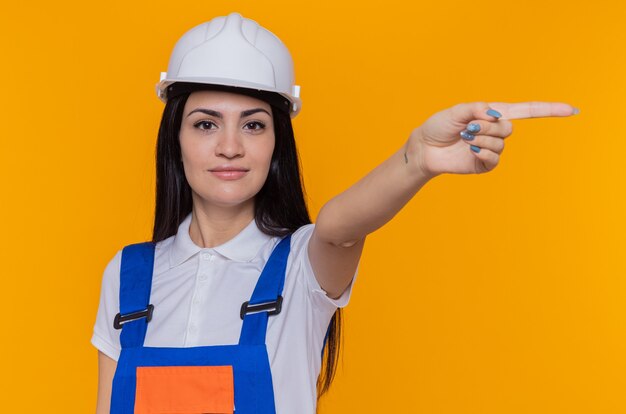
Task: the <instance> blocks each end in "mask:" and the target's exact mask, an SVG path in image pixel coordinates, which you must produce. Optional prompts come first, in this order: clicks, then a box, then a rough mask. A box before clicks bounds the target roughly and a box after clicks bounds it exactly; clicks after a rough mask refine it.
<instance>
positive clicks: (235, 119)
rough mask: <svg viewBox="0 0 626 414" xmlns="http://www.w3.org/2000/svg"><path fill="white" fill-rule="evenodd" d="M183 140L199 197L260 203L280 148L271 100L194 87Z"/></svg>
mask: <svg viewBox="0 0 626 414" xmlns="http://www.w3.org/2000/svg"><path fill="white" fill-rule="evenodd" d="M179 139H180V148H181V151H182V161H183V167H184V170H185V176H186V177H187V181H188V182H189V185H190V186H191V189H192V192H193V193H194V202H197V201H201V202H202V203H203V204H207V205H210V206H219V207H233V206H238V207H252V206H253V205H254V196H255V195H256V194H257V193H258V192H259V190H260V189H261V187H263V184H264V183H265V179H266V178H267V174H268V172H269V168H270V162H271V159H272V153H273V151H274V124H273V119H272V109H271V107H270V105H269V104H268V103H266V102H264V101H261V100H259V99H256V98H252V97H249V96H245V95H238V94H233V93H229V92H218V91H197V92H193V93H191V95H190V96H189V98H188V99H187V103H186V104H185V108H184V111H183V120H182V123H181V127H180V134H179ZM198 197H199V200H198Z"/></svg>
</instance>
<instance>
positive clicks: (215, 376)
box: [135, 366, 235, 414]
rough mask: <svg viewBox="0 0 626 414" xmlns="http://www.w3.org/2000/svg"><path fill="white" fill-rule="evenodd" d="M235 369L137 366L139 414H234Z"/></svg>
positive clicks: (136, 400)
mask: <svg viewBox="0 0 626 414" xmlns="http://www.w3.org/2000/svg"><path fill="white" fill-rule="evenodd" d="M233 384H234V383H233V367H231V366H218V367H204V366H200V367H137V393H136V396H135V414H157V413H158V414H174V413H176V414H200V413H202V414H204V413H211V414H213V413H215V414H223V413H228V414H232V413H233V409H234V408H233V407H234V405H235V393H234V385H233Z"/></svg>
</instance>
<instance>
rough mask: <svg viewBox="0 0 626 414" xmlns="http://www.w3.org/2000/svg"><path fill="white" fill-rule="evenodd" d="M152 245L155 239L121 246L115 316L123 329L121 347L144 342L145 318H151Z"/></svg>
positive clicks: (147, 319) (140, 344)
mask: <svg viewBox="0 0 626 414" xmlns="http://www.w3.org/2000/svg"><path fill="white" fill-rule="evenodd" d="M154 248H155V244H154V243H152V242H145V243H137V244H131V245H128V246H126V247H124V249H123V250H122V265H121V269H120V313H119V314H118V315H117V316H116V318H115V319H116V320H115V322H116V328H117V329H119V328H120V325H121V329H122V332H121V334H120V343H121V345H122V348H134V347H141V346H143V341H144V338H145V336H146V330H147V327H148V322H149V321H150V319H151V318H152V309H153V306H152V305H150V289H151V287H152V270H153V267H154ZM120 322H121V323H120Z"/></svg>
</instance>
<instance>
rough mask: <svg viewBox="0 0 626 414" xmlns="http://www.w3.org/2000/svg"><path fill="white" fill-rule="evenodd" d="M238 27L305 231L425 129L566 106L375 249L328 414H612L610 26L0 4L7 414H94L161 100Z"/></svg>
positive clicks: (411, 8)
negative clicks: (169, 80)
mask: <svg viewBox="0 0 626 414" xmlns="http://www.w3.org/2000/svg"><path fill="white" fill-rule="evenodd" d="M233 10H236V11H239V12H240V13H242V14H243V15H244V16H246V17H249V18H252V19H255V20H257V21H258V22H259V23H261V24H262V25H263V26H265V27H267V28H268V29H270V30H271V31H273V32H274V33H275V34H277V35H278V36H279V37H280V38H281V39H282V40H283V41H284V42H285V43H286V44H287V46H288V47H289V48H290V50H291V51H292V54H293V57H294V61H295V64H296V80H297V83H298V84H300V85H302V98H303V111H302V113H301V114H300V115H299V116H298V117H297V118H296V119H295V123H294V125H295V129H296V136H297V140H298V144H299V149H300V153H301V157H302V163H303V168H304V177H305V183H306V187H307V191H308V195H309V199H310V207H311V211H312V213H313V216H315V214H316V213H317V211H318V210H319V208H320V207H321V206H322V205H323V203H324V202H325V201H327V200H328V199H329V198H331V197H332V196H333V195H335V194H337V193H338V192H340V191H342V190H343V189H345V188H347V187H348V186H349V185H350V184H351V183H353V182H355V181H356V180H357V179H358V178H360V177H361V176H363V175H364V174H365V173H366V172H367V171H369V170H370V169H372V168H373V167H374V166H375V165H377V163H379V162H381V161H382V160H383V159H384V158H385V157H387V156H388V155H391V154H392V153H393V152H394V151H395V150H396V149H397V148H399V147H400V146H401V145H402V144H403V143H404V141H405V139H406V138H407V137H408V134H409V133H410V131H411V130H412V129H413V128H414V127H416V126H418V125H419V124H420V123H422V122H423V121H424V120H425V119H426V118H428V116H430V115H431V114H432V113H434V112H436V111H439V110H441V109H444V108H446V107H449V106H451V105H453V104H455V103H458V102H469V101H477V100H484V101H504V102H519V101H525V100H546V101H563V102H567V103H571V104H573V105H575V106H577V107H579V108H580V109H581V114H580V115H578V116H576V117H572V118H564V119H536V120H520V121H515V122H514V124H515V133H514V135H513V136H512V137H511V138H509V139H508V140H507V148H506V149H505V152H504V153H503V156H502V159H501V164H500V165H499V166H498V167H497V168H496V170H494V171H492V172H491V173H488V174H484V175H478V176H453V175H446V176H441V177H438V178H436V179H434V180H433V181H432V182H430V183H428V184H427V185H426V186H425V187H424V188H423V189H422V191H420V193H419V194H418V195H417V196H416V197H415V199H414V200H413V201H412V202H411V203H410V204H409V205H408V206H407V207H406V208H405V209H404V210H403V211H402V212H400V214H398V216H397V217H396V218H395V219H394V220H393V221H392V222H390V223H389V224H388V225H387V226H386V227H384V228H383V229H381V230H379V231H378V232H377V233H375V234H373V235H371V236H370V237H369V239H368V242H367V244H366V249H365V253H364V256H363V259H362V262H361V268H360V274H359V279H358V282H357V284H356V287H355V290H354V294H353V300H352V302H351V304H350V306H349V307H348V308H347V311H346V324H345V348H344V353H343V364H342V365H341V367H340V371H339V374H338V377H337V380H336V383H335V384H334V386H333V388H332V390H331V392H330V394H329V395H328V397H326V398H325V399H323V401H322V403H321V412H322V413H324V414H331V413H332V414H334V413H357V412H380V411H384V412H388V411H397V412H411V413H413V412H415V413H442V414H443V413H481V414H491V413H494V414H495V413H623V412H626V395H625V394H626V392H625V391H624V390H625V389H626V379H625V375H626V374H625V372H626V335H625V332H626V330H625V327H626V324H625V322H626V301H625V298H626V282H625V276H626V265H625V263H624V247H625V245H626V244H625V243H624V237H625V236H624V235H625V234H626V220H625V219H624V211H626V205H625V204H626V197H625V195H624V193H625V191H624V181H625V178H626V173H625V172H624V164H625V163H624V161H623V160H624V154H625V153H626V138H624V132H623V129H624V127H623V123H624V120H625V119H626V116H625V112H626V105H625V104H624V101H625V97H626V79H625V78H626V76H625V74H626V53H624V45H625V44H626V29H625V28H624V23H625V22H626V10H625V6H624V5H623V3H621V2H617V1H611V2H610V1H602V0H598V1H594V2H580V3H576V2H572V1H564V0H555V1H551V2H545V1H539V0H530V1H526V2H523V3H521V2H494V1H483V0H476V1H472V2H466V1H452V0H440V1H435V2H415V3H412V4H408V2H399V1H386V2H383V3H380V2H371V3H368V2H354V1H343V2H341V1H326V0H322V1H316V2H310V3H302V2H293V1H292V2H286V1H272V2H270V1H262V0H254V1H238V2H237V3H234V2H228V1H217V0H216V1H211V2H201V1H195V2H191V1H185V0H180V1H177V2H171V1H170V2H164V1H150V2H148V1H136V2H133V1H109V2H102V3H97V2H96V3H90V2H84V1H83V2H78V1H76V2H63V1H61V2H44V1H41V0H37V1H30V2H25V1H23V2H13V3H8V4H5V5H3V6H2V12H1V13H0V34H1V36H0V45H1V49H0V50H1V53H2V55H3V56H2V64H1V65H0V79H2V91H1V93H2V99H1V100H0V105H1V107H0V109H1V114H2V134H1V137H2V138H1V143H2V147H1V148H2V149H1V150H0V157H1V158H0V180H2V181H1V183H0V185H1V188H2V193H3V195H2V202H1V203H0V213H1V214H2V218H3V226H2V231H3V235H2V236H3V237H2V242H1V243H2V246H1V249H0V251H1V252H2V255H3V256H2V265H3V266H2V271H1V274H2V276H3V282H4V283H3V286H2V300H1V301H0V312H1V315H2V318H3V329H2V342H1V343H2V345H1V346H2V355H3V360H4V362H3V367H2V372H3V375H2V378H1V379H0V386H1V387H2V392H0V406H1V407H2V408H1V409H0V411H2V412H37V411H45V412H59V413H60V412H63V413H87V412H93V410H94V407H95V398H96V382H97V375H96V373H97V370H96V369H97V365H96V350H95V349H94V348H93V347H92V346H91V345H90V343H89V339H90V337H91V332H92V327H93V323H94V319H95V314H96V309H97V305H98V297H99V289H100V280H101V275H102V271H103V270H104V267H105V265H106V263H107V262H108V261H109V260H110V259H111V257H112V256H113V254H114V253H115V252H116V251H117V250H118V249H119V248H121V247H122V246H123V245H125V244H128V243H132V242H137V241H141V240H145V239H147V238H148V237H149V236H150V230H151V223H152V214H153V202H154V200H153V198H154V161H153V159H154V144H155V138H156V132H157V128H158V123H159V118H160V114H161V111H162V109H163V104H162V103H161V102H160V101H159V100H158V99H157V98H156V95H155V92H154V85H155V84H156V82H157V81H158V79H159V72H161V71H165V70H166V68H167V61H168V58H169V54H170V52H171V50H172V48H173V46H174V43H175V41H176V40H177V39H178V38H179V37H180V36H181V35H182V34H183V33H184V32H185V31H186V30H187V29H189V28H191V27H193V26H195V25H197V24H200V23H202V22H204V21H207V20H209V19H210V18H212V17H214V16H218V15H225V14H227V13H228V12H230V11H233Z"/></svg>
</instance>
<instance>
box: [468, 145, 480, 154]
mask: <svg viewBox="0 0 626 414" xmlns="http://www.w3.org/2000/svg"><path fill="white" fill-rule="evenodd" d="M470 149H471V150H472V151H474V152H476V153H478V152H480V148H478V147H477V146H476V145H470Z"/></svg>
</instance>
